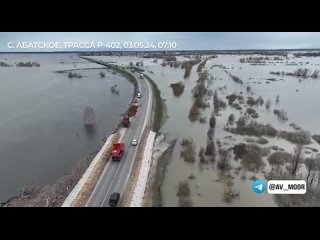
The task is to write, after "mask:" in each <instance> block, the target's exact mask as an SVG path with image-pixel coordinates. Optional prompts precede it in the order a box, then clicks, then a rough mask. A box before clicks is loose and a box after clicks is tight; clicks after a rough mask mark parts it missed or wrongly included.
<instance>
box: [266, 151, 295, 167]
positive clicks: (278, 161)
mask: <svg viewBox="0 0 320 240" xmlns="http://www.w3.org/2000/svg"><path fill="white" fill-rule="evenodd" d="M291 160H292V155H291V154H290V153H287V152H274V153H272V154H271V155H270V156H269V157H268V162H269V163H270V164H271V165H281V166H284V165H285V164H286V163H287V162H290V161H291Z"/></svg>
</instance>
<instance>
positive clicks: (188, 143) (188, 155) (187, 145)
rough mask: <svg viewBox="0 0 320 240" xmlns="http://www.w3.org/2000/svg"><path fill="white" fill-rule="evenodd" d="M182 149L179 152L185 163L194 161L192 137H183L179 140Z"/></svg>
mask: <svg viewBox="0 0 320 240" xmlns="http://www.w3.org/2000/svg"><path fill="white" fill-rule="evenodd" d="M181 146H182V150H181V152H180V155H181V157H183V159H184V161H185V162H187V163H194V162H195V145H194V143H193V140H192V139H183V140H182V142H181Z"/></svg>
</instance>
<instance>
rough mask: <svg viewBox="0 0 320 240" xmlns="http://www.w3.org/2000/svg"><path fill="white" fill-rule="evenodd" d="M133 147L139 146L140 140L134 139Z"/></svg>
mask: <svg viewBox="0 0 320 240" xmlns="http://www.w3.org/2000/svg"><path fill="white" fill-rule="evenodd" d="M131 145H132V146H137V145H138V140H137V139H135V138H134V139H132V142H131Z"/></svg>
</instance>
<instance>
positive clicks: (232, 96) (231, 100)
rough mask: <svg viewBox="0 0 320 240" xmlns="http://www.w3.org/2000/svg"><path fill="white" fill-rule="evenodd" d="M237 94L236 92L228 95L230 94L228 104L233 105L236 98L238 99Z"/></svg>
mask: <svg viewBox="0 0 320 240" xmlns="http://www.w3.org/2000/svg"><path fill="white" fill-rule="evenodd" d="M237 98H238V97H237V95H236V94H231V95H228V96H226V99H228V100H229V101H228V104H229V105H232V104H233V102H234V101H235V100H237Z"/></svg>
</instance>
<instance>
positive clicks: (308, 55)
mask: <svg viewBox="0 0 320 240" xmlns="http://www.w3.org/2000/svg"><path fill="white" fill-rule="evenodd" d="M293 55H294V56H295V57H319V56H320V52H304V53H295V54H293Z"/></svg>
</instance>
